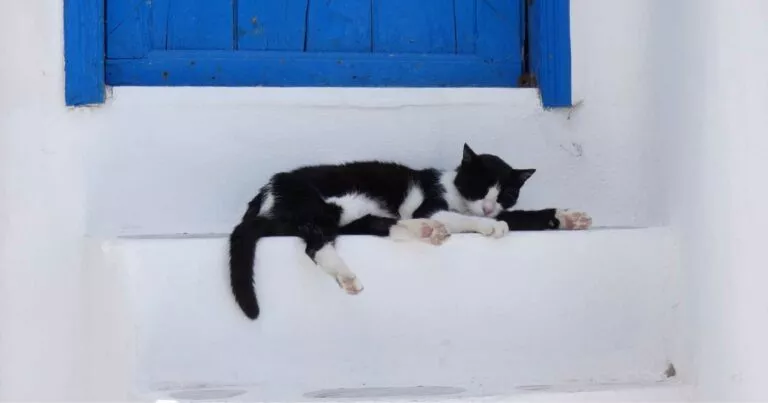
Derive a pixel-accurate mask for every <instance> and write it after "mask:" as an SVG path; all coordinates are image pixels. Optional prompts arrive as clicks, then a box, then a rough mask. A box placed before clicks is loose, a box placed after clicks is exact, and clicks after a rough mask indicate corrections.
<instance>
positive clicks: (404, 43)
mask: <svg viewBox="0 0 768 403" xmlns="http://www.w3.org/2000/svg"><path fill="white" fill-rule="evenodd" d="M504 1H510V0H504ZM453 11H454V6H453V0H429V1H427V0H418V1H415V0H378V1H374V2H373V51H374V52H377V53H455V52H456V31H455V22H454V14H453Z"/></svg>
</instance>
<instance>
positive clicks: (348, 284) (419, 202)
mask: <svg viewBox="0 0 768 403" xmlns="http://www.w3.org/2000/svg"><path fill="white" fill-rule="evenodd" d="M534 172H536V170H534V169H514V168H512V167H511V166H509V165H508V164H507V163H506V162H504V161H503V160H502V159H501V158H499V157H497V156H495V155H490V154H480V155H478V154H476V153H475V152H474V151H473V150H472V149H471V148H470V147H469V146H468V145H466V144H464V150H463V156H462V160H461V164H460V165H459V167H458V168H456V169H455V170H448V171H440V170H437V169H422V170H416V169H411V168H408V167H406V166H404V165H400V164H396V163H391V162H379V161H369V162H352V163H346V164H341V165H319V166H308V167H303V168H298V169H296V170H293V171H290V172H282V173H278V174H276V175H274V176H272V178H271V179H270V180H269V182H268V183H267V184H266V185H265V186H264V187H262V188H261V190H260V191H259V193H258V194H257V195H256V197H255V198H254V199H253V200H252V201H251V202H250V203H249V205H248V209H247V211H246V213H245V215H244V216H243V218H242V221H241V222H240V223H239V224H238V225H237V226H236V227H235V228H234V230H233V231H232V234H231V235H230V238H229V256H230V260H229V263H230V281H231V286H232V292H233V294H234V296H235V300H236V301H237V303H238V305H239V306H240V308H241V309H242V310H243V312H244V313H245V315H246V316H247V317H248V318H250V319H256V318H257V317H258V316H259V312H260V310H259V305H258V302H257V299H256V292H255V290H254V284H253V263H254V257H255V251H256V243H257V242H258V240H259V239H260V238H262V237H265V236H285V235H290V236H298V237H299V238H301V239H302V240H303V241H304V242H305V244H306V249H305V252H306V254H307V255H308V256H309V257H310V258H311V259H312V260H313V261H314V262H315V263H316V264H317V265H318V266H320V267H321V268H322V269H323V270H324V271H325V272H327V273H328V274H329V275H331V276H332V277H333V278H334V279H335V280H336V282H337V283H338V284H339V286H340V287H341V288H342V289H343V290H344V291H346V292H347V293H348V294H352V295H354V294H357V293H359V292H361V291H362V290H363V285H362V283H361V282H360V279H358V278H357V276H356V275H355V273H354V272H353V271H352V270H351V269H350V268H349V267H347V265H346V264H345V263H344V260H343V259H342V258H341V257H340V256H339V255H338V253H337V252H336V249H335V248H334V240H335V239H336V237H338V236H339V235H375V236H382V237H390V238H392V239H394V240H418V241H422V242H426V243H430V244H433V245H439V244H441V243H443V242H444V241H445V240H446V239H447V238H448V237H449V236H450V234H452V233H459V232H476V233H480V234H483V235H486V236H489V237H493V238H500V237H502V236H504V235H505V234H506V233H507V232H508V231H509V230H546V229H561V228H562V229H585V228H588V227H589V226H590V225H591V218H590V217H589V216H588V215H586V214H584V213H581V212H576V211H569V210H558V209H545V210H539V211H513V210H512V207H513V206H514V205H515V204H516V203H517V199H518V197H519V195H520V189H521V188H522V187H523V185H524V184H525V182H526V181H527V180H528V179H529V178H530V177H531V176H532V175H533V174H534Z"/></svg>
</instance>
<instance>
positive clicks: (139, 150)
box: [0, 0, 756, 400]
mask: <svg viewBox="0 0 768 403" xmlns="http://www.w3.org/2000/svg"><path fill="white" fill-rule="evenodd" d="M61 4H62V2H61V0H38V1H5V2H0V49H2V55H3V57H2V60H3V65H2V68H1V69H0V241H2V244H0V400H53V399H57V400H66V399H69V400H77V399H79V398H81V397H82V396H83V390H84V389H83V387H84V384H86V383H87V378H85V377H84V374H86V373H87V371H86V368H84V365H83V360H82V359H81V357H82V354H81V353H82V350H81V349H84V348H86V346H84V345H83V343H80V341H82V340H86V335H84V334H83V330H82V329H83V327H82V326H81V322H82V321H83V320H84V319H85V318H84V317H83V316H84V314H83V312H84V311H83V309H81V308H82V306H83V305H84V304H93V303H94V301H91V300H88V299H85V298H82V296H83V295H90V294H89V293H88V292H85V291H89V290H86V288H88V286H92V285H93V282H92V281H91V280H90V279H89V278H87V277H86V276H82V275H81V273H82V272H81V267H82V264H81V263H82V260H83V254H82V252H81V251H82V248H83V237H84V236H85V235H94V236H112V235H116V234H135V233H168V232H170V233H177V232H219V231H226V230H227V229H228V228H229V226H230V225H231V224H232V223H233V221H234V220H235V219H236V217H237V216H238V215H239V214H240V213H241V209H242V206H243V205H244V203H245V202H246V201H247V199H248V198H250V197H251V193H252V189H254V188H255V187H256V186H258V183H259V182H260V181H262V180H263V179H264V178H265V177H266V176H267V175H268V174H269V173H270V172H271V171H274V170H276V169H283V168H289V167H292V166H295V165H296V164H299V163H307V162H319V161H333V160H338V159H348V158H373V157H379V158H388V159H397V160H402V161H404V162H408V163H411V164H414V165H438V166H451V165H453V164H455V161H456V156H457V154H458V150H459V147H460V145H461V143H462V142H463V141H469V142H470V143H471V144H473V145H474V146H475V148H477V149H478V150H496V151H497V152H498V153H499V154H501V155H503V156H504V157H506V158H508V159H509V160H510V162H512V163H513V164H518V165H521V166H522V165H526V166H533V167H536V168H539V169H540V172H539V173H538V174H537V177H536V180H535V181H533V182H532V183H531V185H530V189H528V191H527V192H526V194H525V196H524V199H525V200H524V201H523V204H524V205H526V206H543V205H552V204H557V205H569V206H574V207H579V208H583V209H587V210H589V211H590V212H592V213H593V214H594V216H595V218H596V223H597V224H600V225H649V224H658V223H663V222H665V220H666V214H665V204H664V201H663V200H664V199H663V197H662V196H663V188H664V186H663V183H664V182H663V180H662V178H663V177H664V174H665V172H663V171H660V170H659V169H658V160H659V158H658V151H659V149H658V147H657V142H656V138H655V137H654V136H653V135H652V132H653V131H654V130H655V129H656V126H655V125H654V124H653V121H652V120H651V118H652V116H653V112H654V110H655V109H654V107H653V106H652V103H651V101H652V100H653V99H652V95H653V91H654V90H655V89H657V88H658V87H659V86H658V84H657V80H656V79H655V78H654V77H652V76H651V75H650V73H651V71H650V66H651V65H652V63H653V61H654V60H655V59H654V58H653V57H651V56H653V55H652V52H650V50H649V46H648V43H649V38H650V36H649V34H648V31H649V26H650V21H649V16H650V13H651V11H652V9H653V8H654V7H655V6H656V5H655V4H654V3H652V2H648V1H644V0H623V1H621V2H616V1H610V0H580V1H578V2H576V1H574V2H573V4H572V40H573V54H574V60H573V66H574V72H573V78H574V100H575V101H582V100H583V105H582V106H581V107H580V108H578V109H576V110H574V111H573V112H572V113H571V114H570V119H569V115H568V113H567V112H543V111H541V110H540V109H539V108H538V107H537V105H536V103H535V97H533V96H532V95H531V93H530V92H528V93H525V92H518V91H502V92H501V93H498V92H493V91H491V92H493V94H492V95H489V93H488V92H483V91H472V92H470V93H468V94H466V95H465V93H463V92H450V91H448V92H446V91H436V92H431V94H426V95H425V94H424V93H420V94H419V95H418V96H416V95H414V96H412V95H410V94H406V95H402V94H400V95H393V98H392V99H389V100H386V99H385V100H376V101H370V100H365V102H362V101H361V99H363V97H360V96H354V95H347V94H348V93H347V92H339V91H332V90H313V91H307V92H306V93H305V92H304V91H301V90H296V91H293V92H289V91H283V92H280V91H269V90H259V89H244V90H237V91H235V90H183V89H162V90H148V89H142V90H135V89H119V90H117V91H116V92H115V98H114V100H112V101H110V102H109V103H108V104H107V105H104V106H102V107H99V108H92V109H80V110H69V109H66V108H65V107H64V105H63V59H62V54H63V46H62V35H61V31H62V13H61ZM753 5H754V3H753ZM755 18H756V17H755ZM737 76H738V75H737ZM297 92H298V93H300V94H301V95H300V98H298V97H297V98H292V97H293V96H294V95H293V94H296V93H297ZM347 97H349V98H347ZM467 99H470V101H471V102H470V101H467ZM296 102H298V103H301V105H295V103H296ZM361 102H362V104H361ZM369 102H370V103H369ZM413 102H416V104H412V103H413ZM727 122H729V121H726V123H727ZM406 140H407V141H406ZM403 143H405V144H403ZM52 335H55V337H52ZM73 346H76V347H75V348H73Z"/></svg>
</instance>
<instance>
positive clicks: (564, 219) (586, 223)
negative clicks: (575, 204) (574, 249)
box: [555, 209, 592, 230]
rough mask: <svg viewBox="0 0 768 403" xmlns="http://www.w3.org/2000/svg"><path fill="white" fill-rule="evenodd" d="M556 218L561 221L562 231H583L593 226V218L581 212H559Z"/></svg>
mask: <svg viewBox="0 0 768 403" xmlns="http://www.w3.org/2000/svg"><path fill="white" fill-rule="evenodd" d="M555 217H556V218H557V219H558V221H560V227H559V228H560V229H567V230H583V229H587V228H589V227H591V226H592V217H590V216H589V215H588V214H587V213H582V212H581V211H571V210H567V209H566V210H557V211H556V212H555Z"/></svg>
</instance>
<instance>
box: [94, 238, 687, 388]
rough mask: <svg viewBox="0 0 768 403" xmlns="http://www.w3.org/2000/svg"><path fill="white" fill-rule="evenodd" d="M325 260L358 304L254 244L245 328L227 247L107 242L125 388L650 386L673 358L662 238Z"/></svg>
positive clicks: (306, 267) (375, 250) (348, 250)
mask: <svg viewBox="0 0 768 403" xmlns="http://www.w3.org/2000/svg"><path fill="white" fill-rule="evenodd" d="M337 247H338V249H339V251H340V254H341V255H342V257H343V258H344V259H345V260H346V261H347V263H348V264H349V266H350V267H351V268H352V269H353V270H354V271H355V272H356V273H357V274H358V275H359V277H360V279H361V280H362V281H363V283H364V285H365V290H364V291H363V293H361V294H360V295H358V296H348V295H346V294H344V293H343V292H342V291H341V290H340V289H339V288H338V286H337V285H336V283H335V282H334V281H333V280H332V279H331V278H330V277H328V276H327V275H326V274H324V273H323V272H322V271H321V270H320V269H318V268H316V267H314V265H313V264H312V263H311V261H310V260H309V259H308V258H307V257H306V256H305V255H304V253H303V249H304V248H303V246H302V245H301V243H300V241H299V240H298V239H295V238H269V239H265V240H262V241H261V242H260V244H259V247H258V250H257V262H256V284H257V290H258V295H259V301H260V303H261V308H262V315H261V317H260V318H259V319H258V320H256V321H250V320H248V319H246V318H245V316H244V315H243V314H242V313H241V312H240V310H239V308H238V307H237V305H236V304H235V303H234V301H233V298H232V296H231V295H230V289H229V283H228V273H227V268H226V237H223V236H210V237H170V238H163V237H137V238H130V239H128V238H123V239H117V240H110V241H105V242H104V243H103V244H102V247H101V250H102V251H103V252H104V257H105V259H106V260H105V261H106V263H103V265H105V266H107V267H106V268H105V269H106V270H108V271H109V273H112V275H115V277H114V279H115V280H114V281H116V282H117V285H118V287H119V289H121V290H122V295H121V294H120V293H115V294H116V295H115V294H110V295H112V298H116V299H122V300H123V301H122V302H119V301H118V302H112V303H114V304H116V306H118V305H119V306H124V307H125V308H127V309H126V314H127V315H128V317H127V318H124V317H123V318H120V320H121V321H124V323H123V324H121V326H122V328H124V329H126V331H127V332H129V333H130V334H129V336H127V337H125V343H124V344H123V346H124V350H125V351H124V352H123V354H125V356H126V357H128V359H127V362H129V366H130V368H129V370H128V372H127V373H126V382H128V383H129V384H130V387H129V388H130V389H131V390H133V391H135V393H137V394H138V396H142V397H147V398H152V399H173V398H176V399H182V400H183V399H187V398H194V397H197V398H200V397H201V396H205V395H206V393H209V394H211V396H212V397H217V396H218V398H224V397H227V396H229V395H232V396H231V398H232V399H234V400H248V401H303V400H312V399H315V398H320V397H325V398H326V399H334V398H350V399H353V400H354V399H357V400H370V399H371V398H376V397H378V398H386V399H390V400H391V399H398V398H409V397H414V398H419V396H420V397H421V398H430V397H431V398H436V397H441V398H447V397H462V396H474V397H478V396H514V395H515V394H516V393H520V392H532V391H538V392H539V393H540V392H541V391H546V390H550V389H552V390H555V391H569V390H570V391H573V390H580V389H583V388H585V387H586V388H589V387H594V386H595V385H598V386H599V385H602V387H604V388H609V389H610V388H611V387H612V386H611V385H630V386H631V387H643V386H647V385H655V383H656V382H660V381H663V380H664V379H665V376H664V371H665V369H666V368H667V367H668V365H669V362H670V360H672V358H673V357H672V356H673V355H674V354H673V352H672V349H673V346H672V345H673V344H674V343H673V342H674V340H673V339H674V337H673V333H674V332H673V327H674V322H675V308H674V307H675V306H676V303H677V284H676V281H675V279H676V271H677V260H676V255H677V254H676V249H675V243H674V240H673V237H672V234H671V232H670V231H669V230H667V229H664V228H650V229H603V230H591V231H585V232H540V233H512V234H510V235H509V236H507V237H505V238H504V239H500V240H494V239H487V238H483V237H481V236H477V235H454V236H453V237H452V238H451V239H450V240H449V241H448V242H446V243H445V244H444V245H442V246H439V247H434V246H430V245H425V244H420V243H396V242H392V241H389V240H386V239H379V238H373V237H345V238H342V239H340V240H339V241H338V243H337ZM93 261H100V260H99V259H93ZM99 264H101V263H99ZM105 294H109V293H106V292H105ZM109 303H110V302H108V301H104V304H109ZM569 388H570V389H569ZM630 389H631V388H630ZM217 391H218V392H217ZM217 393H219V395H217ZM665 393H666V392H665ZM675 393H676V392H675ZM235 395H236V396H235ZM675 396H676V395H675ZM545 400H546V399H545ZM673 400H674V399H673Z"/></svg>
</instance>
